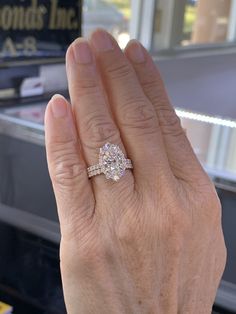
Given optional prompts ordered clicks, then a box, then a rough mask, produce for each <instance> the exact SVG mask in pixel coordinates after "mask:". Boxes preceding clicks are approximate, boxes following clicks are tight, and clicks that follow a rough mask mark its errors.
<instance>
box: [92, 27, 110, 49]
mask: <svg viewBox="0 0 236 314" xmlns="http://www.w3.org/2000/svg"><path fill="white" fill-rule="evenodd" d="M91 40H92V43H93V45H94V47H95V49H96V50H97V51H99V52H100V51H109V50H113V49H114V46H113V41H112V39H111V36H110V35H109V34H108V33H107V32H105V31H103V30H99V31H96V32H95V33H93V35H92V37H91Z"/></svg>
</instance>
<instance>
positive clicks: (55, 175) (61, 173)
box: [51, 142, 85, 187]
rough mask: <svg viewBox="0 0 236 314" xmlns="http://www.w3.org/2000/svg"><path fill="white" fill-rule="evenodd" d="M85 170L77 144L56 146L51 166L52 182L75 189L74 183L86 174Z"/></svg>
mask: <svg viewBox="0 0 236 314" xmlns="http://www.w3.org/2000/svg"><path fill="white" fill-rule="evenodd" d="M84 171H85V168H84V165H83V164H82V163H80V162H79V157H78V150H77V149H76V147H75V143H74V142H72V143H66V144H65V143H63V144H57V145H55V148H54V151H53V162H52V165H51V177H52V181H53V182H54V183H55V184H56V185H59V186H62V187H70V186H71V187H73V186H74V182H75V181H76V180H78V178H79V177H81V175H82V174H83V173H84Z"/></svg>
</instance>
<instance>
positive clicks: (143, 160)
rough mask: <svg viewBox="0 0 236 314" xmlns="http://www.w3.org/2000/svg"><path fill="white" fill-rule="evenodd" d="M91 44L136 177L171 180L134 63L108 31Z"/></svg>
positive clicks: (94, 37)
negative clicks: (131, 62)
mask: <svg viewBox="0 0 236 314" xmlns="http://www.w3.org/2000/svg"><path fill="white" fill-rule="evenodd" d="M91 43H92V47H93V50H94V52H95V55H96V59H97V62H98V65H99V67H100V71H101V74H102V78H103V80H104V85H105V88H106V90H107V92H108V97H109V101H110V104H111V107H112V111H113V113H114V116H115V118H116V122H117V125H118V127H119V129H120V132H121V136H122V139H123V142H124V144H125V146H126V149H127V152H128V153H129V156H130V157H131V158H132V160H133V161H134V166H135V167H134V175H135V177H136V179H137V180H138V179H139V178H140V181H144V182H145V181H146V180H144V179H145V178H147V179H148V180H149V179H150V177H155V178H159V180H160V181H162V180H161V179H163V178H164V179H166V178H168V179H169V177H170V176H172V172H171V170H170V165H169V163H168V158H167V155H166V151H165V147H164V143H163V139H162V134H161V131H160V127H159V123H158V119H157V116H156V113H155V110H154V108H153V106H152V104H151V102H150V101H149V100H148V98H147V97H146V96H145V94H144V92H143V90H142V87H141V85H140V84H139V81H138V79H137V76H136V74H135V72H134V70H133V68H132V66H131V64H130V63H129V61H128V60H127V58H126V57H125V55H124V54H123V52H122V51H121V49H120V48H119V46H118V44H117V43H116V41H115V40H114V39H113V38H112V37H111V36H110V35H109V34H108V33H107V32H105V31H103V30H97V31H95V32H94V33H93V35H92V37H91ZM151 181H152V182H153V180H151ZM162 183H163V181H162Z"/></svg>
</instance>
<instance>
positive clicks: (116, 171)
mask: <svg viewBox="0 0 236 314" xmlns="http://www.w3.org/2000/svg"><path fill="white" fill-rule="evenodd" d="M126 169H133V165H132V161H131V160H130V159H126V158H125V155H124V154H123V152H122V150H121V149H120V147H119V146H118V145H115V144H110V143H106V144H105V145H104V146H103V147H102V148H100V154H99V164H97V165H94V166H91V167H88V168H87V171H88V177H89V178H92V177H94V176H97V175H99V174H104V175H105V176H106V178H107V179H112V180H114V181H118V180H120V179H121V178H122V177H123V176H124V174H125V170H126Z"/></svg>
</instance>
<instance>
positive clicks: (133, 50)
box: [127, 41, 145, 63]
mask: <svg viewBox="0 0 236 314" xmlns="http://www.w3.org/2000/svg"><path fill="white" fill-rule="evenodd" d="M127 51H128V56H129V57H130V59H131V61H133V62H135V63H143V62H145V54H144V50H143V47H142V46H141V44H140V43H139V42H138V41H131V42H130V44H128V46H127Z"/></svg>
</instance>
